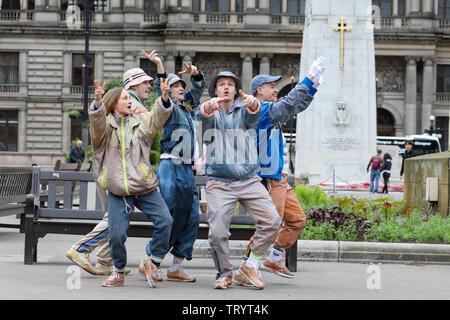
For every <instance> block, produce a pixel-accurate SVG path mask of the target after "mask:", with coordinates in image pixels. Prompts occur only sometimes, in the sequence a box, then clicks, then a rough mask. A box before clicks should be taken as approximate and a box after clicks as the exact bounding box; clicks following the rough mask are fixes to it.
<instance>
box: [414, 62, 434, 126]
mask: <svg viewBox="0 0 450 320" xmlns="http://www.w3.org/2000/svg"><path fill="white" fill-rule="evenodd" d="M423 61H424V63H423V79H422V127H421V128H419V129H420V130H418V131H419V132H418V133H422V132H423V130H424V129H425V128H426V129H428V127H429V123H430V116H431V115H432V112H433V111H432V109H433V83H434V81H433V69H434V58H433V57H431V56H430V57H424V58H423Z"/></svg>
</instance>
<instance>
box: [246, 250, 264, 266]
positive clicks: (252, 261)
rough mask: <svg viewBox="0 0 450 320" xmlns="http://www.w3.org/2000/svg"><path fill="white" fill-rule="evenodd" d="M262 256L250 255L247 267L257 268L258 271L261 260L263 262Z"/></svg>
mask: <svg viewBox="0 0 450 320" xmlns="http://www.w3.org/2000/svg"><path fill="white" fill-rule="evenodd" d="M261 258H262V255H261V254H255V253H253V252H252V253H250V256H249V257H248V260H247V266H249V267H250V268H255V269H258V266H259V260H261Z"/></svg>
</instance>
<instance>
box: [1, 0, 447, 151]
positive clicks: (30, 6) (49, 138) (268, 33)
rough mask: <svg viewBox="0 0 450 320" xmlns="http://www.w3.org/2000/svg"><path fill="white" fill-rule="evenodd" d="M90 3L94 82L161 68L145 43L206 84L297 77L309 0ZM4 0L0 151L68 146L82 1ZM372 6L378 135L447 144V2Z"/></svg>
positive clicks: (79, 61)
mask: <svg viewBox="0 0 450 320" xmlns="http://www.w3.org/2000/svg"><path fill="white" fill-rule="evenodd" d="M313 1H318V0H313ZM91 2H93V4H94V5H95V7H94V8H93V10H94V11H93V12H92V15H91V32H90V43H89V47H90V63H89V66H88V67H89V70H90V79H91V83H92V81H93V79H98V80H99V81H105V82H106V81H109V80H110V79H112V78H115V77H121V76H122V74H123V72H124V71H125V70H127V69H129V68H132V67H136V66H140V67H141V68H143V69H145V70H146V71H147V72H148V73H150V74H152V75H154V74H155V73H156V69H155V67H154V66H153V65H152V64H151V63H149V62H148V60H146V59H144V58H143V57H142V56H141V55H140V51H141V50H142V49H146V50H147V51H150V50H152V49H156V50H157V51H158V53H159V54H160V56H161V57H162V58H163V60H164V65H165V68H166V71H167V72H178V71H181V70H182V63H183V62H192V63H193V64H195V65H197V66H198V67H199V68H200V69H201V70H202V71H203V72H204V73H205V75H206V77H207V81H208V82H209V79H211V78H212V77H213V76H214V75H215V74H217V73H218V72H220V71H222V70H230V71H232V72H234V73H235V74H236V75H238V76H239V77H241V79H242V82H243V87H244V91H246V92H249V87H250V81H251V79H252V77H253V76H254V75H256V74H258V73H271V74H277V75H278V74H279V75H283V80H282V81H281V83H280V89H282V91H283V92H286V91H287V90H288V89H289V88H290V87H291V86H292V85H293V84H294V83H296V82H297V81H298V80H299V79H298V77H299V66H300V59H301V50H302V30H303V24H304V13H305V0H293V1H292V0H259V1H258V0H208V1H206V0H181V1H180V0H93V1H91ZM0 3H1V6H0V8H1V9H0V151H13V152H56V153H58V152H68V151H69V148H70V144H71V140H72V139H75V138H76V137H80V134H81V131H80V121H81V120H80V119H81V118H82V117H78V118H74V117H73V115H74V113H76V112H74V111H73V110H78V111H80V112H82V110H83V86H82V79H83V76H84V68H83V65H84V48H85V38H84V30H83V27H84V23H83V20H84V13H85V10H84V7H83V6H84V0H78V1H77V0H0ZM372 12H373V16H372V17H373V19H372V23H373V24H374V26H375V55H376V57H375V61H376V74H377V76H376V79H374V81H376V84H377V123H378V134H379V135H395V136H403V135H409V134H421V133H423V131H424V129H430V126H431V127H432V129H439V130H440V133H441V134H442V136H443V138H442V145H443V147H444V149H448V140H449V138H448V126H449V125H448V124H449V110H450V0H376V1H375V0H374V1H373V6H372ZM337 22H338V21H337ZM90 96H91V97H92V98H93V88H92V87H91V88H90ZM205 98H206V96H205ZM430 116H434V117H435V119H434V120H433V121H430ZM431 119H432V118H431ZM291 128H295V125H294V126H291ZM286 129H289V128H286Z"/></svg>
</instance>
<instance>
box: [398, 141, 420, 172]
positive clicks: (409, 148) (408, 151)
mask: <svg viewBox="0 0 450 320" xmlns="http://www.w3.org/2000/svg"><path fill="white" fill-rule="evenodd" d="M413 147H414V142H413V141H411V140H408V141H406V143H405V152H404V153H402V167H401V169H400V180H402V179H403V173H404V172H405V160H406V159H409V158H414V157H416V156H417V153H416V152H415V151H414V149H413Z"/></svg>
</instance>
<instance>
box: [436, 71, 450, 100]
mask: <svg viewBox="0 0 450 320" xmlns="http://www.w3.org/2000/svg"><path fill="white" fill-rule="evenodd" d="M436 92H439V93H450V65H442V64H440V65H438V66H437V79H436Z"/></svg>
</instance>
